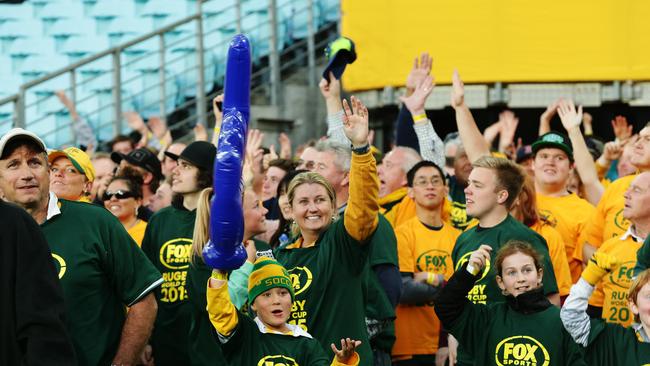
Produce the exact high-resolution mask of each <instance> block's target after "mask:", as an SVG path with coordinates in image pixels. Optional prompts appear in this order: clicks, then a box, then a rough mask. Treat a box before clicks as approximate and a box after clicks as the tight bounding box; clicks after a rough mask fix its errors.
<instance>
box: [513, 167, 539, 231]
mask: <svg viewBox="0 0 650 366" xmlns="http://www.w3.org/2000/svg"><path fill="white" fill-rule="evenodd" d="M519 212H520V213H521V216H522V222H523V223H524V225H526V226H528V227H531V226H533V225H535V223H537V221H539V220H540V219H541V218H540V216H539V214H538V213H537V198H536V197H535V184H534V183H533V180H532V179H531V178H530V177H526V178H525V179H524V184H523V185H522V186H521V192H519ZM542 220H543V221H545V219H542Z"/></svg>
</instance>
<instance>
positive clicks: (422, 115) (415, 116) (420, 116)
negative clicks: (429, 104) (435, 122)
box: [413, 113, 427, 123]
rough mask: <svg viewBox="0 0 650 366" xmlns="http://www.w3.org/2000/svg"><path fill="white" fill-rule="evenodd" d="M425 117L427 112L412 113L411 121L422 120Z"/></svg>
mask: <svg viewBox="0 0 650 366" xmlns="http://www.w3.org/2000/svg"><path fill="white" fill-rule="evenodd" d="M425 119H427V114H426V113H422V114H414V115H413V123H417V122H420V121H424V120H425Z"/></svg>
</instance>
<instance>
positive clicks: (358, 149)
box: [352, 144, 370, 155]
mask: <svg viewBox="0 0 650 366" xmlns="http://www.w3.org/2000/svg"><path fill="white" fill-rule="evenodd" d="M368 151H370V144H365V145H363V146H361V147H354V145H352V152H353V153H355V154H359V155H363V154H366V153H368Z"/></svg>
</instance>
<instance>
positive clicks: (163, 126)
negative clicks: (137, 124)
mask: <svg viewBox="0 0 650 366" xmlns="http://www.w3.org/2000/svg"><path fill="white" fill-rule="evenodd" d="M147 125H148V126H149V129H150V130H151V132H152V133H153V135H154V136H156V138H157V139H158V140H160V139H162V138H163V136H165V133H166V132H167V123H166V122H165V121H164V120H163V119H162V118H160V117H152V118H149V123H147Z"/></svg>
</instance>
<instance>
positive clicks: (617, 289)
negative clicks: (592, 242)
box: [589, 231, 643, 327]
mask: <svg viewBox="0 0 650 366" xmlns="http://www.w3.org/2000/svg"><path fill="white" fill-rule="evenodd" d="M642 245H643V240H641V239H639V238H636V239H635V238H634V236H633V235H632V234H631V233H629V231H628V232H626V233H625V234H624V235H623V236H618V237H614V238H610V239H609V240H607V241H606V242H604V243H603V244H602V245H601V246H600V248H598V252H603V253H607V254H609V255H612V256H614V257H616V259H617V260H618V263H619V265H618V266H617V267H616V268H614V269H613V270H612V271H611V272H610V273H609V274H608V275H606V276H605V277H603V279H602V280H601V281H600V282H599V283H598V285H597V286H596V290H595V291H594V293H593V294H592V295H591V298H590V299H589V305H592V306H596V307H602V308H603V319H605V321H606V322H608V323H618V324H621V325H622V326H625V327H627V326H629V325H630V324H632V321H633V320H634V316H633V315H632V314H631V312H630V310H629V309H628V303H627V292H628V290H629V289H630V285H631V284H632V275H633V270H634V266H635V265H636V252H637V251H638V250H639V248H641V246H642Z"/></svg>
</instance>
